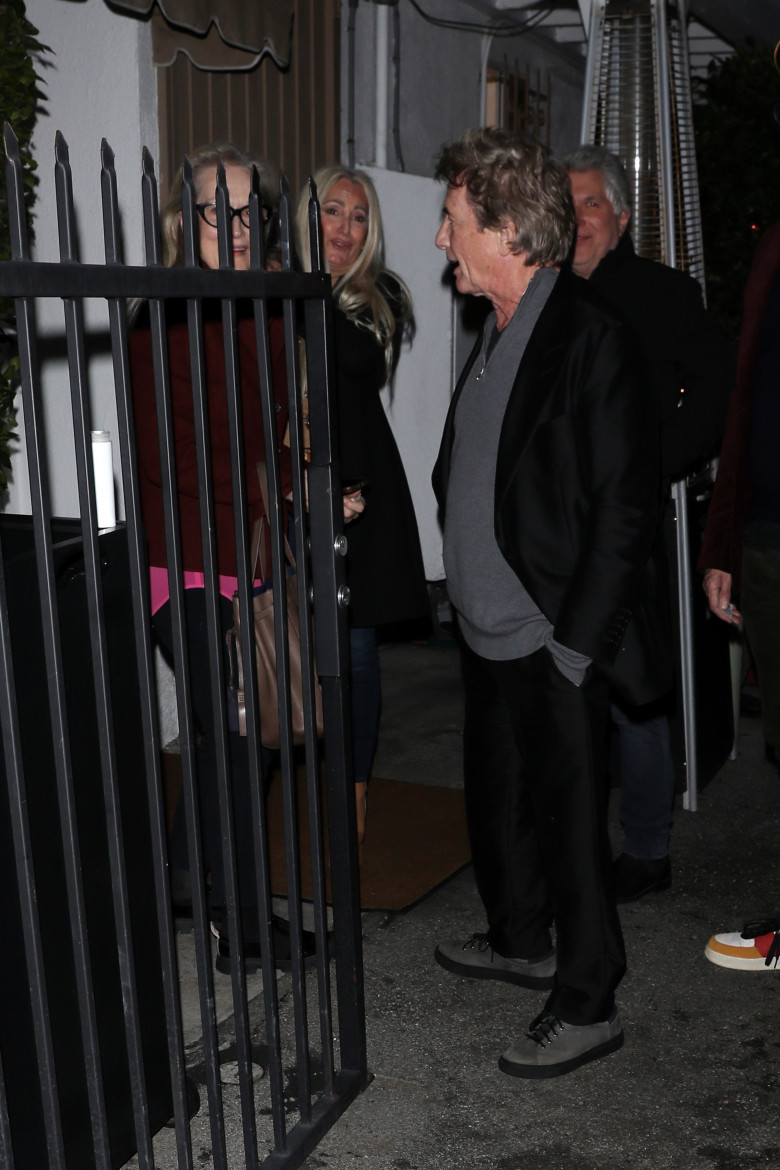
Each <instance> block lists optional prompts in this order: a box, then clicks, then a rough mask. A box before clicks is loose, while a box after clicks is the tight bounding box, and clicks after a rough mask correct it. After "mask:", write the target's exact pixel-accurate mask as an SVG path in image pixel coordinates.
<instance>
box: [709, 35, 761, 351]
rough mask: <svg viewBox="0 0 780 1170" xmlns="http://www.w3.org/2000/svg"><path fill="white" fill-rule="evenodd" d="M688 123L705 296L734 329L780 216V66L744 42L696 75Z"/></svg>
mask: <svg viewBox="0 0 780 1170" xmlns="http://www.w3.org/2000/svg"><path fill="white" fill-rule="evenodd" d="M693 100H694V105H693V124H694V132H695V137H696V162H697V167H698V172H699V190H700V196H701V216H702V234H703V236H704V263H705V268H706V274H707V301H708V305H709V307H710V309H711V311H712V312H713V313H714V314H715V316H716V318H717V319H718V321H719V323H720V325H721V327H722V328H723V330H724V331H725V332H726V334H727V335H728V336H730V337H732V338H736V337H737V336H738V335H739V327H740V321H741V316H742V295H743V293H744V290H745V284H746V282H747V277H748V273H749V271H750V264H751V262H752V259H753V253H754V252H755V248H756V244H757V242H758V239H759V237H760V236H761V233H762V232H764V231H766V229H767V228H768V227H769V226H770V225H771V224H772V223H774V222H775V220H777V219H780V124H778V122H777V118H778V117H780V73H778V72H777V70H776V69H775V66H774V63H773V60H772V49H771V48H770V47H769V46H767V45H756V44H755V43H754V42H752V41H751V42H748V43H747V44H746V46H745V48H743V49H740V50H738V51H737V52H736V53H735V54H734V55H733V56H732V57H727V58H726V59H724V60H722V61H719V62H714V61H713V62H711V63H710V67H709V70H708V73H707V76H706V78H703V79H700V80H698V81H694V92H693Z"/></svg>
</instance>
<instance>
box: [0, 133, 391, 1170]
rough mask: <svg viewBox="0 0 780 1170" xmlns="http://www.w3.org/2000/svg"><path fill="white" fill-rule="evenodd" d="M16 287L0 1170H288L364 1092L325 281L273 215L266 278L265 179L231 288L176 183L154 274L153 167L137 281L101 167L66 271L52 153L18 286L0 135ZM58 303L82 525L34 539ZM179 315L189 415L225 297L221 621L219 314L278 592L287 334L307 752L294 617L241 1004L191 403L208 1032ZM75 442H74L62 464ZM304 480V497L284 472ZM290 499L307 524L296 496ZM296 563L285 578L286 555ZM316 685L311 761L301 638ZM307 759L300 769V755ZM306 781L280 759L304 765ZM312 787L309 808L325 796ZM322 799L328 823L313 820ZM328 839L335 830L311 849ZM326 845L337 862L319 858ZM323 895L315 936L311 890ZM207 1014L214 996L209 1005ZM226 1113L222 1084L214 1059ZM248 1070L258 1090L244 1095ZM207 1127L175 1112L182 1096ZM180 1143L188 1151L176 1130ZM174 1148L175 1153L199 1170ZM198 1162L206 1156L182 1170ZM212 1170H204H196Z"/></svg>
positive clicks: (209, 505)
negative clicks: (150, 395)
mask: <svg viewBox="0 0 780 1170" xmlns="http://www.w3.org/2000/svg"><path fill="white" fill-rule="evenodd" d="M5 145H6V155H7V159H8V161H7V164H6V172H7V176H8V195H9V211H10V222H11V234H12V260H11V261H9V262H8V263H5V264H2V265H0V295H2V296H5V297H12V298H14V301H15V306H16V320H17V331H18V341H19V349H20V355H21V372H22V391H21V401H22V411H23V417H24V424H25V439H26V449H27V461H28V466H29V477H30V491H31V498H32V515H31V516H29V517H4V518H2V521H0V544H1V545H2V556H0V733H1V734H2V746H3V751H2V758H0V772H2V775H1V776H0V874H2V882H3V890H4V906H5V913H4V919H5V928H4V942H5V945H4V948H3V952H4V954H3V957H2V958H0V997H1V1000H0V1164H2V1165H3V1166H4V1167H8V1168H9V1170H11V1168H13V1170H31V1168H33V1167H34V1168H35V1170H41V1167H43V1166H48V1167H52V1168H57V1170H66V1168H67V1170H86V1168H87V1167H92V1166H95V1167H98V1168H99V1170H107V1168H109V1167H110V1168H112V1170H113V1168H116V1167H120V1166H123V1165H126V1164H127V1163H128V1162H129V1161H131V1160H132V1163H131V1164H132V1165H138V1166H140V1167H155V1166H157V1167H164V1168H167V1167H188V1168H189V1167H194V1166H195V1165H196V1164H198V1165H202V1164H203V1163H204V1161H206V1162H207V1164H209V1165H213V1166H214V1167H218V1168H221V1170H227V1168H228V1167H231V1168H235V1167H237V1166H246V1167H258V1166H263V1167H272V1166H273V1167H294V1166H299V1165H300V1164H301V1163H302V1162H303V1161H304V1159H305V1158H306V1156H307V1155H308V1154H309V1153H310V1152H311V1151H312V1150H313V1149H314V1148H315V1146H316V1145H317V1143H318V1141H319V1140H320V1138H321V1137H322V1135H323V1134H324V1133H325V1132H326V1131H327V1130H328V1129H329V1128H330V1126H331V1125H332V1124H333V1123H334V1121H335V1120H336V1119H337V1118H338V1116H339V1115H340V1114H341V1113H342V1112H343V1111H344V1109H345V1108H346V1107H347V1106H348V1104H349V1103H350V1101H351V1100H353V1099H354V1097H355V1096H356V1095H357V1094H358V1093H359V1092H361V1091H362V1089H363V1088H364V1087H365V1086H366V1084H367V1080H368V1074H367V1068H366V1050H365V1020H364V1004H363V979H362V953H361V930H360V910H359V891H358V867H357V849H356V843H355V823H354V817H355V806H354V795H353V787H354V786H353V783H352V771H351V761H350V758H349V751H348V746H347V745H348V743H349V739H348V736H349V719H348V713H347V710H346V707H345V687H344V683H343V680H344V675H345V668H346V660H347V641H346V628H345V606H346V604H347V601H348V595H347V594H346V590H345V586H344V572H343V554H344V551H345V544H344V536H343V534H342V514H341V513H342V504H341V486H340V478H339V475H338V467H337V466H336V462H335V459H334V454H333V447H332V441H331V440H332V434H333V431H332V421H333V420H332V410H331V406H330V403H329V398H328V372H329V365H330V325H329V311H330V308H329V299H330V282H329V278H328V277H327V276H325V275H324V274H323V273H322V271H321V262H320V248H319V222H318V216H319V209H318V207H317V204H316V199H312V201H311V215H310V227H311V239H312V257H313V267H314V268H315V272H313V273H312V274H311V275H302V274H300V273H296V272H295V271H294V270H293V264H292V248H291V225H290V207H289V198H288V195H287V192H286V189H285V187H284V184H283V191H282V200H281V204H280V216H281V229H282V241H283V244H282V271H280V272H272V273H271V272H266V271H265V270H264V268H263V257H262V236H261V229H260V208H259V197H258V184H257V177H256V175H255V176H254V182H253V191H252V196H251V202H250V217H251V221H252V226H251V229H250V234H251V249H252V265H251V270H250V271H248V272H236V271H233V269H232V267H231V266H230V262H229V261H228V260H226V259H223V260H222V261H221V266H220V268H219V269H218V270H204V269H202V268H201V267H199V265H198V260H197V246H196V242H195V241H196V224H197V219H196V211H195V192H194V184H193V182H192V176H191V174H189V173H188V172H187V168H186V167H185V181H184V184H183V194H182V208H183V211H182V216H183V227H184V239H185V254H186V257H187V261H186V263H185V266H184V267H179V268H165V267H163V266H162V264H161V259H160V244H159V228H158V200H157V189H156V181H155V176H154V169H153V165H152V161H151V158H150V157H149V156H148V154H145V156H144V159H143V173H142V192H143V211H144V225H145V239H146V266H139V267H129V266H126V265H124V263H123V261H122V254H121V244H120V228H119V211H118V202H117V192H116V176H115V171H114V166H113V154H112V151H111V149H110V147H109V146H108V145H107V144H106V143H104V144H103V148H102V172H101V183H102V195H103V231H104V240H105V251H106V263H105V265H86V264H84V265H82V264H80V263H78V261H77V254H76V244H75V234H74V226H73V225H74V219H75V213H74V206H73V197H72V187H71V175H70V168H69V160H68V149H67V145H66V143H65V142H64V140H63V139H62V137H61V136H58V137H57V143H56V191H57V207H58V223H59V238H60V252H61V259H60V263H42V262H33V261H31V260H30V259H29V250H28V244H27V236H26V227H25V220H24V211H23V188H22V170H21V165H20V160H19V154H18V148H17V144H16V139H15V136H14V134H13V131H12V130H11V129H10V127H7V126H6V128H5ZM217 206H218V217H219V227H218V235H219V243H220V256H221V257H223V258H224V257H227V256H228V254H229V253H228V243H229V231H230V228H229V222H230V217H229V215H228V211H229V197H228V193H227V188H226V186H225V182H224V173H221V174H220V177H219V183H218V191H217ZM42 297H50V298H59V299H61V300H62V303H63V306H64V334H65V340H66V346H67V355H68V364H69V371H70V391H71V408H72V418H73V434H74V451H75V460H76V469H77V480H78V496H79V512H80V515H79V516H78V517H76V518H69V519H65V520H61V519H59V518H55V517H53V516H52V510H51V500H50V492H49V469H48V466H47V457H46V443H45V436H44V429H43V414H42V393H43V392H42V388H41V377H40V363H39V358H38V350H37V341H36V329H35V303H36V300H37V299H38V298H42ZM85 298H104V299H105V300H106V302H107V305H108V314H109V322H110V337H111V350H112V359H113V370H114V388H115V394H116V408H117V419H118V446H119V453H120V458H121V477H122V485H123V495H124V511H125V522H124V523H123V524H119V525H117V526H115V527H113V528H111V529H110V530H108V531H106V530H100V531H99V529H98V516H97V500H96V492H95V484H94V479H93V469H92V459H91V431H92V426H91V419H90V406H89V385H88V376H87V365H86V359H85V325H84V299H85ZM134 298H144V299H146V300H147V301H148V303H149V308H150V320H151V333H152V343H153V347H154V357H155V395H156V402H157V412H158V430H159V434H160V459H161V467H162V472H163V491H164V499H165V523H166V547H167V562H168V565H169V567H170V568H169V583H170V589H171V597H170V604H171V613H172V618H173V620H172V625H173V642H174V675H175V681H176V701H177V710H178V719H179V737H180V744H181V770H182V800H183V801H184V808H185V811H186V823H187V838H188V850H189V863H190V869H191V873H192V887H193V926H194V929H193V933H192V935H191V936H190V939H191V940H192V941H191V942H186V940H184V941H185V942H186V945H187V946H189V947H190V948H191V951H190V952H188V954H189V959H188V961H189V962H190V964H191V966H192V968H193V975H192V978H193V980H194V981H196V984H197V987H196V991H194V992H193V995H194V996H195V997H196V998H195V1002H196V1004H197V1009H196V1011H195V1016H196V1019H197V1021H198V1023H197V1028H196V1031H197V1035H196V1036H195V1038H194V1039H193V1034H192V1026H191V1023H190V1024H189V1025H188V1026H186V1027H185V1023H184V1017H183V1013H182V995H183V993H182V986H183V982H184V980H185V977H186V973H185V972H184V971H183V967H184V965H186V964H185V960H184V958H183V952H182V946H183V940H182V938H181V937H180V936H179V937H177V935H176V932H175V923H174V917H173V911H172V904H171V896H170V891H169V872H168V853H167V848H168V845H167V830H166V819H165V808H164V786H163V774H162V764H161V754H160V750H159V747H160V736H159V728H158V722H159V719H158V701H157V694H156V684H155V672H154V663H153V650H152V636H151V625H150V609H149V583H148V565H147V556H146V549H145V540H144V533H143V528H142V524H141V518H140V504H139V478H138V470H137V461H136V443H135V433H134V424H133V410H132V403H131V386H130V377H129V361H128V325H127V305H128V302H129V301H130V300H131V299H134ZM171 298H180V299H181V300H182V301H184V302H186V312H187V322H188V326H189V338H190V342H189V344H190V362H191V372H192V384H193V387H202V385H203V377H204V369H203V355H202V347H201V346H200V344H199V336H200V332H201V327H202V306H203V299H204V298H217V299H218V300H219V302H220V304H221V320H222V326H223V331H224V338H225V351H226V377H227V386H228V411H229V416H230V425H231V436H230V442H231V462H232V466H233V484H234V488H233V498H234V500H235V501H236V513H237V517H238V518H237V520H236V525H235V528H236V545H237V564H238V581H239V588H238V593H239V597H240V604H241V606H242V611H243V613H244V614H251V608H252V565H251V563H250V548H249V541H248V539H247V532H246V524H245V522H244V521H243V518H242V517H243V514H244V512H243V509H242V508H241V507H240V502H241V500H242V499H243V498H244V497H243V495H242V493H243V492H244V490H245V488H244V484H243V476H242V470H241V469H242V468H243V450H244V434H243V428H242V411H241V387H240V384H239V377H238V367H237V354H236V345H235V339H236V301H237V299H238V298H248V299H249V300H250V301H251V303H252V306H253V315H254V327H255V336H256V343H257V351H258V361H259V369H260V375H261V384H262V391H263V393H262V403H263V420H264V433H265V435H266V462H267V466H268V476H269V489H270V520H271V535H272V552H273V583H274V589H275V592H276V595H277V596H282V595H283V592H284V585H285V573H284V567H283V565H284V558H283V546H284V539H285V530H284V529H285V523H286V521H285V519H284V516H285V511H286V510H285V508H284V507H283V501H282V499H281V489H280V483H279V456H278V452H277V450H276V448H275V444H274V442H272V441H271V440H270V439H269V436H270V437H273V436H274V433H275V431H274V416H273V409H274V406H273V397H272V391H271V387H270V368H269V341H268V302H269V301H271V300H275V301H278V302H281V304H282V307H283V308H282V311H283V315H284V326H285V336H286V359H287V381H288V394H289V412H290V446H291V463H292V477H293V498H294V520H293V525H294V529H293V530H294V541H295V547H296V548H297V550H298V551H299V556H298V603H299V604H298V609H299V619H300V626H301V643H302V650H301V656H302V660H303V664H304V680H305V686H304V694H305V707H306V736H305V746H304V747H303V748H302V749H297V750H296V749H295V748H294V746H293V743H292V737H291V731H290V714H289V663H288V661H287V657H286V616H285V613H284V607H283V606H280V605H277V606H276V619H275V621H276V644H277V651H278V664H279V665H278V676H279V695H280V699H279V706H280V722H281V726H282V742H281V748H280V769H281V781H280V783H281V785H282V793H283V801H282V803H283V822H284V840H285V859H286V861H285V871H286V882H287V891H288V893H287V897H288V904H287V905H288V914H289V924H290V939H291V955H290V968H291V970H290V974H289V975H284V976H279V975H278V974H277V972H276V969H275V957H274V937H273V931H272V918H273V908H274V903H273V900H272V890H271V884H270V877H269V873H270V862H269V830H268V817H267V802H266V797H265V792H264V786H263V777H262V769H261V764H260V758H261V743H260V732H259V726H258V720H257V719H256V718H252V717H251V716H250V717H248V742H249V751H250V760H251V761H252V763H251V768H252V789H253V791H252V810H253V811H252V820H253V833H254V851H255V859H256V880H257V898H258V905H259V908H260V914H259V918H260V949H261V956H262V957H261V973H262V992H261V994H256V995H252V994H250V993H249V991H248V982H247V975H246V973H245V967H244V963H243V961H242V960H243V953H244V948H243V941H242V929H241V912H240V906H239V896H238V888H237V877H236V867H235V825H234V824H233V819H232V815H231V811H230V810H231V800H230V768H229V754H228V711H227V699H226V695H227V692H228V678H227V669H226V664H225V653H224V646H223V643H222V638H221V635H220V631H219V620H218V616H217V604H218V580H217V578H218V573H217V562H216V550H215V542H214V524H213V489H212V484H211V471H210V462H209V420H208V412H207V410H206V409H205V405H204V402H203V401H202V399H203V394H202V391H201V393H200V399H199V397H198V391H197V390H196V391H194V395H193V398H194V409H195V415H196V418H199V420H200V421H199V423H198V428H199V430H198V443H197V463H198V476H199V483H200V484H201V491H200V508H201V529H202V534H203V542H202V543H203V556H204V580H205V598H206V607H207V612H208V614H209V617H210V621H209V631H208V650H209V662H210V670H211V677H212V678H213V679H215V680H217V686H215V687H214V690H215V692H218V695H219V696H221V700H220V699H218V700H217V701H215V703H214V711H213V719H214V734H215V740H216V743H217V745H218V752H217V757H218V758H217V769H218V774H219V798H220V801H219V803H220V818H219V819H220V832H221V840H222V849H223V858H224V862H225V865H224V869H225V875H226V879H225V880H226V887H227V888H226V903H227V937H228V940H229V949H230V954H231V955H232V956H233V960H234V961H233V962H232V963H231V965H230V987H231V996H232V1002H231V1005H230V1011H229V1012H228V1014H227V1016H226V1018H225V1019H223V1020H220V1021H218V1018H217V1011H216V1007H215V995H216V992H215V981H219V980H222V981H223V982H224V981H225V980H227V978H228V976H226V975H220V974H218V973H217V974H215V972H214V962H213V948H214V939H213V938H212V934H211V931H210V922H209V912H208V906H207V902H206V900H205V896H204V893H203V891H204V889H205V877H206V875H205V874H204V872H203V869H204V859H203V853H202V847H201V840H200V832H199V813H198V783H197V776H196V770H195V762H194V761H195V741H196V736H197V728H196V727H195V725H194V721H193V717H192V714H191V697H190V689H191V679H190V677H189V664H188V657H187V639H186V631H185V613H184V589H183V583H182V571H181V567H182V559H181V537H180V533H179V530H178V522H177V508H176V501H175V485H176V470H175V461H174V442H173V438H174V436H173V429H174V428H173V421H172V418H171V411H170V400H169V387H168V382H167V378H168V370H167V350H166V339H165V314H164V306H165V303H166V301H168V300H169V299H171ZM301 337H302V338H303V339H304V341H303V344H304V345H305V352H306V363H307V372H308V392H309V407H310V410H309V413H310V437H311V462H310V463H309V464H308V467H307V468H306V464H305V463H304V451H303V439H302V419H301V409H300V401H299V385H298V374H297V350H298V346H299V344H301V341H300V338H301ZM68 441H70V440H68ZM305 469H306V470H305ZM305 477H306V478H307V480H308V486H307V492H308V509H307V507H305V506H303V504H302V501H303V500H304V499H305V498H306V493H305V488H304V478H305ZM301 554H303V555H301ZM312 614H313V626H314V641H316V657H317V674H318V675H319V679H320V682H321V687H322V696H323V711H324V728H325V731H324V737H323V739H322V741H321V742H320V741H318V740H317V735H316V729H315V727H314V718H313V711H314V708H313V703H314V683H313V678H314V674H313V640H312ZM241 636H242V646H243V658H244V661H245V662H246V663H250V664H252V668H251V669H250V670H249V672H248V674H247V678H246V691H247V709H248V711H251V710H253V709H254V707H255V696H256V679H255V672H254V651H253V641H252V638H253V633H252V623H251V621H248V620H247V621H243V622H242V635H241ZM320 753H321V754H320ZM301 756H302V759H301V758H300V757H301ZM296 770H297V771H298V773H299V774H300V773H301V771H302V770H304V771H305V791H306V794H307V798H308V809H309V836H310V840H311V874H312V876H311V884H312V894H311V899H310V902H309V903H308V904H307V905H306V906H305V907H304V903H303V900H302V895H301V862H302V860H303V858H302V857H301V853H300V847H299V834H298V825H297V821H298V807H297V806H298V797H297V791H298V789H297V781H296ZM323 778H324V781H323ZM323 789H324V794H325V799H324V800H323ZM326 826H327V828H326ZM326 837H327V841H328V844H329V860H328V859H327V857H326V852H325V847H324V846H325V838H326ZM328 875H329V880H330V885H331V897H330V901H331V905H332V930H329V920H328V904H327V901H326V876H328ZM304 909H305V912H306V914H308V915H309V916H310V917H311V918H312V920H313V929H314V933H315V935H316V941H317V947H316V953H317V961H316V965H315V967H314V969H313V970H312V971H311V972H310V973H309V974H308V976H307V974H306V971H305V967H304V955H303V949H302V918H303V914H304ZM217 990H219V988H217ZM227 1060H229V1062H230V1065H229V1067H230V1071H231V1074H232V1076H233V1079H234V1087H233V1086H229V1085H228V1084H226V1081H229V1080H230V1077H228V1076H227V1075H226V1071H225V1070H226V1061H227ZM258 1066H261V1068H262V1069H264V1070H266V1074H267V1075H262V1077H261V1079H258V1077H259V1076H260V1074H259V1072H258ZM201 1088H202V1089H203V1092H202V1093H201V1094H200V1095H201V1096H202V1097H203V1098H204V1099H203V1100H202V1102H201V1103H200V1109H199V1110H198V1111H197V1112H196V1110H197V1098H198V1095H199V1089H201ZM196 1131H197V1133H196V1136H195V1137H193V1133H194V1132H196ZM194 1146H195V1149H196V1154H194V1153H193V1147H194ZM204 1149H205V1150H207V1151H208V1154H207V1155H204V1154H203V1150H204ZM209 1159H210V1160H209Z"/></svg>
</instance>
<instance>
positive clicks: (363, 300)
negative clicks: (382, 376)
mask: <svg viewBox="0 0 780 1170" xmlns="http://www.w3.org/2000/svg"><path fill="white" fill-rule="evenodd" d="M313 178H314V183H315V186H316V188H317V198H318V200H319V202H320V204H322V203H324V201H325V200H326V199H327V197H328V192H329V191H330V189H331V188H332V187H333V186H335V184H336V183H338V182H340V181H341V180H342V179H346V180H347V181H348V182H350V183H356V184H357V186H358V187H361V188H362V189H363V191H364V193H365V196H366V202H367V204H368V232H367V234H366V240H365V243H364V244H363V248H362V250H361V252H360V255H359V256H358V257H357V259H356V260H355V262H354V264H353V265H352V266H351V267H350V268H348V269H347V271H346V272H345V273H343V275H342V276H340V277H339V278H338V280H337V281H336V283H335V284H334V286H333V300H334V302H335V304H336V307H337V308H338V309H340V310H341V312H342V313H343V314H344V315H345V317H347V318H348V319H349V320H350V321H354V323H355V324H356V325H358V326H360V328H362V329H368V330H369V331H370V332H371V333H373V334H374V336H375V337H376V339H377V341H378V342H379V344H380V345H381V346H382V349H383V350H384V353H385V364H386V366H387V376H388V380H389V378H390V375H391V373H392V366H393V356H394V345H393V342H394V339H395V338H396V331H397V328H398V326H399V325H400V326H403V325H404V324H405V323H406V322H407V321H409V320H411V316H412V295H411V293H410V292H409V289H408V288H407V287H406V285H405V284H404V282H403V281H402V280H401V278H400V276H398V275H397V273H395V272H391V271H390V270H389V269H387V268H385V241H384V232H383V230H382V213H381V211H380V210H379V199H378V197H377V193H376V188H375V187H374V184H373V183H372V181H371V179H370V178H369V177H368V175H367V174H365V173H364V172H363V171H351V170H348V169H347V168H346V167H341V166H327V167H320V169H319V170H318V171H317V172H316V174H315V175H314V176H313ZM295 227H296V235H297V243H298V254H299V256H300V258H301V261H302V263H303V266H304V268H305V270H306V271H307V272H310V271H311V251H310V248H309V187H308V184H307V185H306V187H304V189H303V191H302V192H301V197H300V199H299V200H298V210H297V213H296V216H295ZM325 267H326V270H327V268H328V262H327V259H326V260H325ZM383 274H386V275H388V276H389V277H390V278H391V279H392V280H393V281H394V282H396V284H397V285H398V290H399V291H398V296H397V299H396V297H393V301H394V305H395V310H396V311H395V312H393V308H392V307H391V305H390V303H389V301H388V299H387V297H386V295H385V294H384V293H383V291H382V288H381V285H380V284H378V283H377V282H378V279H379V277H381V276H382V275H383Z"/></svg>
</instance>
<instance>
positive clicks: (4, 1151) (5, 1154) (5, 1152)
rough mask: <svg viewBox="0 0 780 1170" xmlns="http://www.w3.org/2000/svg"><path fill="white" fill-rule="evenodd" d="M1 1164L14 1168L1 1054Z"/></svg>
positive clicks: (10, 1168)
mask: <svg viewBox="0 0 780 1170" xmlns="http://www.w3.org/2000/svg"><path fill="white" fill-rule="evenodd" d="M0 1166H4V1167H5V1170H14V1155H13V1150H12V1148H11V1127H10V1125H9V1121H8V1102H7V1099H6V1095H5V1075H4V1073H3V1058H2V1055H0Z"/></svg>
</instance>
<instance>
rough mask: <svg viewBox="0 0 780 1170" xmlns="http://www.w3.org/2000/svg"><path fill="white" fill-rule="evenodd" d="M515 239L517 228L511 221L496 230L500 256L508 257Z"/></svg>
mask: <svg viewBox="0 0 780 1170" xmlns="http://www.w3.org/2000/svg"><path fill="white" fill-rule="evenodd" d="M516 239H517V228H516V227H515V225H514V224H513V223H512V221H511V219H510V220H508V221H507V222H506V223H504V224H502V225H501V227H500V228H499V229H498V251H499V254H500V255H501V256H509V255H511V253H512V249H513V248H514V244H515V240H516Z"/></svg>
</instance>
